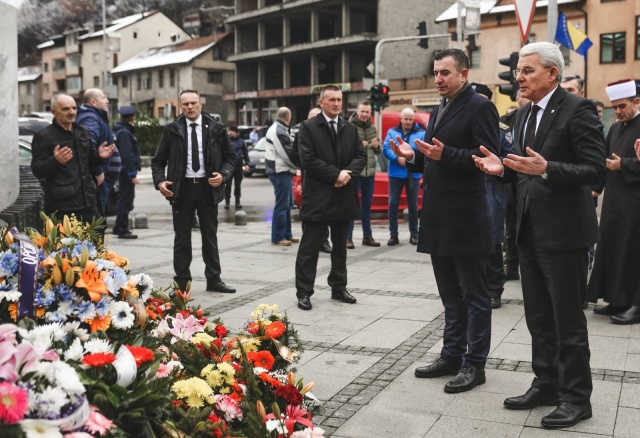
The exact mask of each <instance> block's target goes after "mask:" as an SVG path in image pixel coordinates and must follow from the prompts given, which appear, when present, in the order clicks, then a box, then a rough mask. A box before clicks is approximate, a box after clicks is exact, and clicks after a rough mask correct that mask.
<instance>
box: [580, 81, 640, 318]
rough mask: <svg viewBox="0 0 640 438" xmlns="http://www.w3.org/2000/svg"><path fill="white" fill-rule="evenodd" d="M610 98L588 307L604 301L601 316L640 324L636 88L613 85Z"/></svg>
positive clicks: (639, 170)
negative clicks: (610, 116)
mask: <svg viewBox="0 0 640 438" xmlns="http://www.w3.org/2000/svg"><path fill="white" fill-rule="evenodd" d="M607 96H609V100H611V107H612V108H613V109H614V111H615V113H616V120H617V122H616V123H614V124H613V125H612V126H611V129H610V130H609V134H608V136H607V139H606V147H607V173H606V178H605V187H606V191H605V194H604V199H603V202H602V213H601V216H600V238H601V241H600V243H598V246H597V248H596V259H595V263H594V266H593V272H592V273H591V278H590V280H589V287H588V289H587V295H588V298H589V301H594V302H595V301H597V300H598V298H602V299H603V300H604V301H606V302H607V303H608V304H607V305H604V306H596V307H595V308H594V309H593V311H594V312H595V313H596V314H599V315H611V322H612V323H614V324H636V323H638V322H640V289H639V288H638V285H640V270H638V266H640V247H639V246H638V242H640V228H638V225H637V224H638V223H639V222H640V203H639V202H638V199H640V161H638V158H637V157H636V153H635V150H634V145H635V143H636V141H637V139H638V138H640V117H638V114H639V111H638V99H637V98H636V83H635V81H633V80H631V79H626V80H623V81H618V82H614V83H612V84H609V86H608V87H607Z"/></svg>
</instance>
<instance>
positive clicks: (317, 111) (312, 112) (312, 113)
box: [307, 106, 322, 119]
mask: <svg viewBox="0 0 640 438" xmlns="http://www.w3.org/2000/svg"><path fill="white" fill-rule="evenodd" d="M321 112H322V109H320V108H318V107H317V106H315V107H313V108H311V109H310V110H309V114H307V119H310V118H311V117H315V116H317V115H318V114H320V113H321Z"/></svg>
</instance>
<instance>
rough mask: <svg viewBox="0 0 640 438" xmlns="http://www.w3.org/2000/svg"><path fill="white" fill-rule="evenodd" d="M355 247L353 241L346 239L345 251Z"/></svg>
mask: <svg viewBox="0 0 640 438" xmlns="http://www.w3.org/2000/svg"><path fill="white" fill-rule="evenodd" d="M355 247H356V246H355V245H354V244H353V240H352V239H350V238H348V237H347V249H354V248H355Z"/></svg>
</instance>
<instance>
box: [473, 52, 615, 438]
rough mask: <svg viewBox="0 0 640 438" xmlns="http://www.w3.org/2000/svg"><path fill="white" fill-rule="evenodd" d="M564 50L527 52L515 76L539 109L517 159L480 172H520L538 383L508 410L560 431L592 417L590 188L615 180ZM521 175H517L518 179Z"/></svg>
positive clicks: (490, 163) (528, 114)
mask: <svg viewBox="0 0 640 438" xmlns="http://www.w3.org/2000/svg"><path fill="white" fill-rule="evenodd" d="M563 68H564V61H563V57H562V54H561V53H560V50H559V49H558V48H557V47H556V46H555V45H554V44H551V43H546V42H540V43H532V44H528V45H526V46H524V47H523V48H522V49H521V50H520V59H519V61H518V68H517V69H516V71H515V72H514V73H515V74H516V75H517V77H516V79H517V81H518V83H519V84H520V91H521V92H522V96H523V97H526V98H527V99H529V100H531V103H530V104H528V105H525V106H523V107H522V108H520V109H519V110H518V113H517V115H516V118H515V121H514V134H513V139H514V141H513V144H514V151H515V154H510V155H508V156H507V158H505V159H504V160H503V163H504V166H503V164H502V163H501V161H500V159H499V158H498V157H496V156H495V155H494V154H493V153H489V152H488V151H487V150H486V149H482V152H483V154H484V155H485V157H474V160H475V161H476V165H477V166H478V167H479V168H481V169H482V170H484V171H486V172H487V173H490V174H493V175H500V174H503V172H504V176H505V177H507V178H508V177H510V176H512V175H515V174H516V173H517V178H518V189H517V202H518V204H517V212H518V223H517V225H518V227H517V230H518V231H517V233H518V235H517V240H518V251H519V258H520V270H521V275H522V295H523V298H524V308H525V317H526V320H527V327H528V328H529V332H530V333H531V340H532V365H533V372H534V373H535V375H536V377H535V379H534V380H533V383H532V385H531V388H529V390H528V391H527V392H526V394H524V395H522V396H519V397H511V398H507V399H506V400H505V401H504V405H505V406H506V407H507V408H508V409H531V408H534V407H536V406H543V405H544V406H557V408H556V409H555V410H554V411H553V412H551V413H550V414H549V415H547V416H545V417H543V418H542V425H543V426H545V427H550V428H559V427H569V426H573V425H575V424H577V423H578V422H579V421H581V420H584V419H587V418H590V417H591V402H590V397H591V391H592V383H591V369H590V367H589V359H590V351H589V339H588V333H587V321H586V318H585V316H584V312H583V310H582V304H583V302H584V300H585V295H586V288H587V265H588V250H589V246H590V245H591V244H592V243H594V242H596V240H597V239H598V221H597V218H596V212H595V209H594V208H593V200H592V198H591V188H590V186H592V185H594V184H599V183H600V182H601V181H602V179H603V178H604V173H605V147H604V137H603V133H602V124H601V123H600V121H599V120H598V115H597V112H596V108H595V106H594V105H593V103H591V102H590V101H588V100H586V99H584V98H582V97H580V96H576V95H573V94H570V93H567V92H566V91H565V90H563V89H562V88H561V87H560V86H559V83H560V78H561V77H562V70H563ZM514 171H515V172H514Z"/></svg>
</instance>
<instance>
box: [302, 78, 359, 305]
mask: <svg viewBox="0 0 640 438" xmlns="http://www.w3.org/2000/svg"><path fill="white" fill-rule="evenodd" d="M318 104H319V105H320V107H321V108H322V113H320V114H318V115H317V116H315V117H313V118H312V119H308V120H306V121H304V122H302V124H301V125H300V131H299V132H298V148H299V154H300V162H301V165H302V173H303V175H304V178H303V180H302V207H301V209H300V218H301V219H302V239H301V240H300V247H299V248H298V256H297V258H296V296H297V297H298V307H299V308H300V309H302V310H311V295H313V289H314V284H315V280H316V269H317V265H318V255H319V252H320V249H321V247H322V241H323V234H324V232H325V230H326V229H327V226H329V228H331V241H332V242H333V250H332V251H331V272H330V273H329V277H328V279H327V280H328V283H329V286H331V298H332V299H334V300H339V301H342V302H344V303H349V304H352V303H355V302H356V299H355V298H354V297H353V296H352V295H351V294H350V293H349V292H348V291H347V288H346V287H347V231H348V230H349V221H350V220H352V219H357V217H358V214H359V211H360V206H359V204H358V193H357V185H356V183H355V181H356V180H355V179H354V180H353V181H352V178H355V177H357V176H358V175H359V174H360V172H361V171H362V169H363V168H364V166H365V164H366V157H367V153H366V151H365V150H364V148H363V147H362V141H360V138H359V137H358V131H357V129H356V127H355V125H353V124H352V123H349V122H347V121H346V120H345V119H344V118H343V117H342V116H341V113H342V91H340V89H339V88H338V87H336V86H334V85H328V86H326V87H324V88H323V89H322V92H321V93H320V100H319V101H318Z"/></svg>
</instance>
